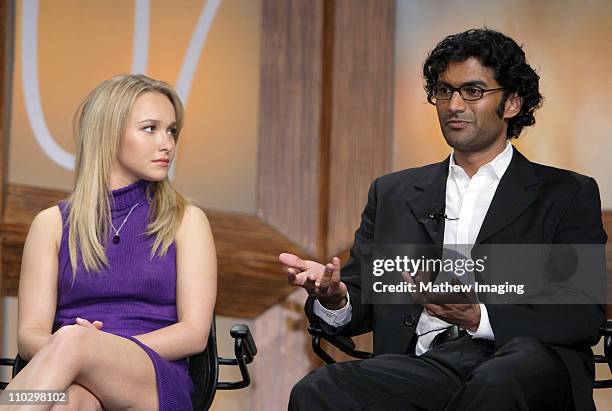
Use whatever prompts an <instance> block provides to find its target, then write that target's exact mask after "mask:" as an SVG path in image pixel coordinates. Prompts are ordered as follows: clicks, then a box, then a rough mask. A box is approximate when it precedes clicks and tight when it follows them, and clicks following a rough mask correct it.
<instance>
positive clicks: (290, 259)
mask: <svg viewBox="0 0 612 411" xmlns="http://www.w3.org/2000/svg"><path fill="white" fill-rule="evenodd" d="M278 259H279V261H280V262H281V263H283V264H285V265H286V266H289V267H294V268H299V269H300V270H302V271H304V270H307V269H308V265H307V264H306V261H304V260H302V259H301V258H300V257H298V256H297V255H293V254H289V253H282V254H281V255H279V256H278Z"/></svg>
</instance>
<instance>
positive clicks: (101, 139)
mask: <svg viewBox="0 0 612 411" xmlns="http://www.w3.org/2000/svg"><path fill="white" fill-rule="evenodd" d="M147 92H155V93H160V94H162V95H164V96H166V97H168V99H169V100H170V102H171V103H172V106H173V107H174V112H175V116H176V139H178V136H179V135H180V132H181V128H182V126H183V117H184V111H183V104H182V103H181V100H180V98H179V96H178V95H177V94H176V91H175V90H174V89H173V88H172V87H171V86H169V85H168V84H167V83H164V82H163V81H158V80H153V79H151V78H149V77H147V76H144V75H141V74H124V75H118V76H115V77H113V78H111V79H108V80H106V81H104V82H102V83H101V84H100V85H99V86H98V87H96V88H95V89H94V90H93V91H92V92H91V93H90V94H89V95H88V96H87V97H86V98H85V100H84V101H83V102H82V103H81V105H80V106H79V108H78V110H77V112H76V113H75V117H74V129H75V135H76V139H77V150H76V165H75V182H74V191H73V193H72V194H71V195H70V197H69V198H68V205H69V210H70V212H69V217H68V221H69V234H68V249H69V252H70V260H71V265H72V280H73V281H74V279H75V278H76V269H77V261H78V256H79V254H80V258H81V261H82V264H83V266H84V268H85V270H87V271H89V272H99V271H100V270H101V269H102V268H103V267H106V266H108V258H107V256H106V252H105V246H106V244H105V242H106V240H104V241H102V239H107V238H108V234H109V226H110V221H111V205H112V204H111V202H112V196H111V195H110V191H109V189H108V186H107V184H108V181H109V176H110V171H111V167H112V165H113V163H114V162H115V161H116V159H117V156H118V154H119V148H120V147H121V139H122V136H123V135H124V133H125V130H126V124H127V121H128V119H129V118H130V115H131V112H132V107H133V106H134V102H135V101H136V99H137V98H138V97H139V96H141V95H142V94H144V93H147ZM147 197H148V199H149V201H151V207H150V211H149V224H148V226H147V230H146V232H145V233H146V234H147V235H152V236H155V240H154V242H153V245H152V247H151V258H153V256H155V254H156V253H158V255H159V256H164V255H165V254H166V252H167V250H168V247H170V245H171V244H172V242H173V241H174V236H175V234H176V231H177V230H178V227H179V225H180V223H181V220H182V218H183V213H184V211H185V208H186V206H187V200H186V199H185V197H183V196H182V195H181V194H180V193H179V192H178V191H176V190H175V189H174V187H172V185H171V184H170V182H169V181H168V178H165V179H164V180H162V181H159V182H151V183H150V184H149V186H148V189H147ZM77 244H78V245H77Z"/></svg>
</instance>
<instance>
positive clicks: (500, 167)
mask: <svg viewBox="0 0 612 411" xmlns="http://www.w3.org/2000/svg"><path fill="white" fill-rule="evenodd" d="M512 151H513V147H512V144H510V141H509V140H507V141H506V148H505V149H504V151H502V152H501V153H499V154H498V155H497V157H495V158H494V159H493V160H491V162H489V163H487V164H485V165H483V166H482V167H480V168H479V169H478V171H480V170H486V169H489V170H491V171H493V173H495V176H496V177H497V178H498V179H500V180H501V178H502V176H503V175H504V173H505V172H506V170H507V169H508V166H509V165H510V161H512ZM453 171H455V172H458V171H462V172H464V173H465V171H464V170H463V168H461V166H458V165H457V164H456V163H455V150H454V149H453V150H452V151H451V155H450V161H449V163H448V172H449V174H451V173H452V172H453ZM477 173H478V172H477Z"/></svg>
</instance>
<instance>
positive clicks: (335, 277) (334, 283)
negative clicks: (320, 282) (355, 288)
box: [330, 257, 340, 290]
mask: <svg viewBox="0 0 612 411" xmlns="http://www.w3.org/2000/svg"><path fill="white" fill-rule="evenodd" d="M332 265H333V266H334V271H333V273H332V276H331V279H330V286H331V288H332V289H333V290H337V289H338V288H339V287H340V259H339V258H338V257H334V258H332Z"/></svg>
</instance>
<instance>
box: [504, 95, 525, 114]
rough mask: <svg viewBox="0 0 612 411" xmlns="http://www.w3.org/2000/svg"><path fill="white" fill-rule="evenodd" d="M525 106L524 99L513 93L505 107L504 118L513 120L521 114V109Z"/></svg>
mask: <svg viewBox="0 0 612 411" xmlns="http://www.w3.org/2000/svg"><path fill="white" fill-rule="evenodd" d="M522 105H523V99H522V98H520V97H519V96H518V94H517V93H512V94H511V95H510V96H508V98H507V99H506V104H505V106H504V118H505V119H507V118H512V117H514V116H516V115H517V114H518V113H520V112H521V107H522Z"/></svg>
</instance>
